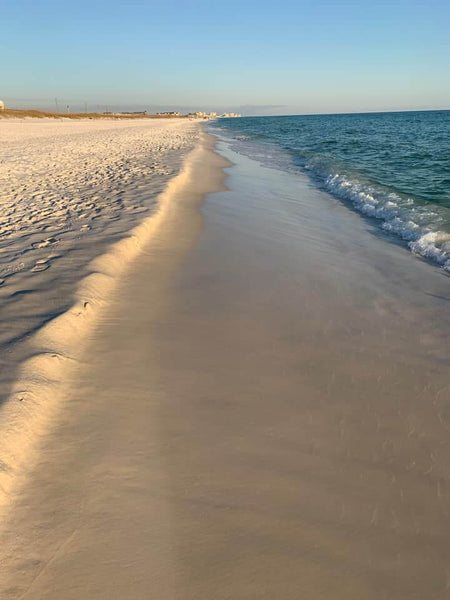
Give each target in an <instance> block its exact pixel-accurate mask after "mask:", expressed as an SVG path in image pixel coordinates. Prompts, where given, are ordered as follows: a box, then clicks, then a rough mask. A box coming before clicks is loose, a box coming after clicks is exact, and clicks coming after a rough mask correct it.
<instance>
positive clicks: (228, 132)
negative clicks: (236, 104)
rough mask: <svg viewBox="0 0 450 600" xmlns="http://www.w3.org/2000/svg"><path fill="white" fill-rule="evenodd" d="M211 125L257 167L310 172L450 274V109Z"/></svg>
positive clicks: (258, 119) (321, 184) (245, 120)
mask: <svg viewBox="0 0 450 600" xmlns="http://www.w3.org/2000/svg"><path fill="white" fill-rule="evenodd" d="M211 128H212V130H213V131H214V132H216V133H218V134H219V135H221V136H224V137H225V138H226V139H229V140H231V141H232V147H233V149H234V150H235V151H237V152H239V153H243V154H245V155H247V156H250V157H252V158H254V159H255V160H259V161H260V162H261V163H262V164H265V165H268V166H271V167H273V168H276V169H281V170H286V171H290V172H294V173H295V172H304V173H307V174H308V175H309V176H310V177H311V179H312V181H314V183H315V184H316V185H318V186H319V187H321V188H323V189H326V190H327V191H328V192H330V193H332V194H333V195H335V196H336V197H338V198H340V199H342V200H344V201H346V202H348V203H350V204H351V205H352V206H353V207H354V208H355V209H356V210H357V211H359V212H361V213H363V214H364V215H367V216H369V217H374V218H376V219H379V220H380V221H381V226H382V227H383V229H385V230H386V231H389V232H391V233H393V234H395V235H398V236H399V237H400V238H402V239H403V240H405V241H406V242H407V243H408V245H409V247H410V249H411V250H412V252H414V253H416V254H418V255H421V256H424V257H427V258H430V259H432V260H433V261H435V262H437V263H438V264H440V265H442V266H443V267H444V268H446V269H447V270H450V111H429V112H408V113H375V114H348V115H310V116H292V117H253V118H242V119H223V120H218V121H216V122H214V123H213V124H212V125H211Z"/></svg>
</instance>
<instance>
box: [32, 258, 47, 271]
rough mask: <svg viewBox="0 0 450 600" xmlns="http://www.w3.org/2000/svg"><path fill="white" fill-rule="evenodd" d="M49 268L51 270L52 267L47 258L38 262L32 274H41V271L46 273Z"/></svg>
mask: <svg viewBox="0 0 450 600" xmlns="http://www.w3.org/2000/svg"><path fill="white" fill-rule="evenodd" d="M48 268H50V265H49V264H48V258H45V259H42V260H38V261H36V264H35V265H34V267H33V268H32V269H31V272H32V273H40V272H41V271H46V270H47V269H48Z"/></svg>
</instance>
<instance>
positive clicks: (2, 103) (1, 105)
mask: <svg viewBox="0 0 450 600" xmlns="http://www.w3.org/2000/svg"><path fill="white" fill-rule="evenodd" d="M0 110H6V106H5V103H4V102H3V100H0Z"/></svg>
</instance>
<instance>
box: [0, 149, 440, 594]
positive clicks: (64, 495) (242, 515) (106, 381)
mask: <svg viewBox="0 0 450 600" xmlns="http://www.w3.org/2000/svg"><path fill="white" fill-rule="evenodd" d="M209 143H210V144H211V146H210V147H209V149H207V150H205V152H206V153H207V155H208V158H207V160H205V157H204V156H198V160H197V161H196V164H195V169H194V170H193V171H192V179H191V180H190V184H189V185H188V186H186V187H183V188H181V189H180V190H179V193H177V197H176V199H174V202H171V203H169V205H168V207H169V209H168V210H167V212H166V214H165V217H164V218H163V219H162V222H161V223H160V226H159V227H157V228H156V229H155V232H154V235H153V236H152V237H151V238H150V239H149V243H148V244H147V245H146V246H145V248H144V251H143V252H142V253H141V254H140V255H139V260H136V261H135V262H134V263H133V264H132V265H130V266H131V268H130V269H126V272H125V271H124V274H123V277H122V278H121V281H120V285H119V286H117V288H115V291H114V293H113V294H112V295H111V297H110V298H111V302H110V303H108V307H107V308H105V310H102V311H101V312H100V313H99V318H98V320H97V321H96V326H95V327H94V328H92V329H91V331H90V335H89V340H88V343H87V344H86V346H85V347H84V349H83V356H82V360H81V361H80V362H79V363H77V364H74V368H73V370H71V373H70V381H69V384H70V385H69V390H68V392H69V393H68V396H67V401H66V402H65V403H64V405H63V406H62V408H61V410H60V411H59V414H58V415H57V418H56V419H55V420H54V422H53V423H52V430H51V431H49V432H48V434H47V435H45V436H44V437H43V439H42V443H41V444H40V447H39V456H38V461H37V463H36V466H35V468H34V469H33V470H32V472H31V473H30V474H29V477H28V478H27V481H26V485H24V486H23V489H22V490H21V492H20V494H18V495H17V496H16V503H15V507H14V509H15V510H14V511H13V512H12V513H11V520H10V521H9V522H8V523H7V526H6V527H5V528H4V529H3V531H2V533H1V535H0V547H2V548H4V549H6V550H5V551H4V552H5V555H6V556H5V560H4V565H5V569H4V570H5V578H4V581H5V583H4V586H5V596H6V598H8V599H11V600H13V599H16V598H19V597H23V598H24V599H25V598H27V599H30V600H33V599H34V598H36V599H38V598H43V597H45V598H46V599H48V600H59V599H60V598H61V597H64V598H65V599H67V600H72V599H73V600H75V599H78V598H80V597H95V598H98V599H99V600H100V599H102V598H105V599H106V598H110V597H111V595H116V596H117V597H124V598H125V597H130V596H132V597H133V599H135V600H145V599H147V598H148V597H149V594H151V595H152V596H154V597H155V598H158V599H166V598H167V600H172V599H173V598H187V599H188V598H189V599H190V598H196V599H199V600H201V599H203V598H204V599H205V600H209V599H210V598H212V597H214V598H216V599H217V600H222V599H223V600H225V599H227V598H230V597H235V598H248V599H250V598H251V599H253V598H256V597H257V598H276V597H283V598H285V599H288V598H289V599H290V598H292V600H297V598H298V597H299V595H306V596H308V597H311V598H324V597H333V598H336V600H340V599H342V600H348V598H358V599H363V600H378V599H379V598H382V597H384V598H393V597H395V598H396V599H399V600H400V599H403V598H404V599H405V600H406V598H410V597H412V596H413V595H414V594H416V595H417V594H419V595H421V596H422V597H425V596H430V595H433V596H436V597H439V596H443V595H444V594H445V593H446V591H447V590H448V566H447V565H448V558H449V548H448V536H447V534H446V532H447V530H448V528H447V524H448V519H449V515H448V511H447V507H448V501H449V497H450V496H449V495H450V486H449V472H448V464H449V447H448V427H449V423H450V421H449V420H448V419H449V416H450V413H449V412H448V400H447V397H446V392H448V377H447V376H446V370H445V367H446V361H447V362H448V335H447V333H448V331H449V329H448V327H449V326H450V323H449V322H448V319H446V317H445V314H444V313H443V312H442V309H443V308H444V307H445V306H446V297H445V290H446V286H447V284H448V278H447V277H445V276H442V274H441V273H440V272H439V270H438V268H437V267H435V268H430V267H429V265H427V264H425V263H422V262H420V261H412V260H411V257H410V255H409V252H408V251H407V250H406V249H405V248H401V247H397V246H394V245H391V244H388V243H386V242H385V240H383V239H380V238H379V237H377V236H372V235H370V230H369V231H368V230H367V226H366V224H365V223H364V222H362V220H361V219H360V217H359V216H358V215H357V214H355V213H353V212H351V211H349V210H348V209H347V208H346V207H345V206H344V205H342V203H340V202H339V201H338V200H336V199H333V198H332V197H331V196H329V195H328V194H325V193H324V192H321V191H320V190H318V189H315V188H313V187H312V186H311V185H310V183H309V182H308V181H307V180H306V179H305V178H299V177H293V176H292V175H290V174H289V173H283V172H279V171H276V170H274V169H268V168H265V167H263V166H261V165H259V164H258V163H256V162H254V161H252V160H250V159H247V158H245V157H243V156H240V155H237V154H234V153H233V152H232V151H231V150H230V149H229V148H227V147H226V145H224V144H222V143H219V144H218V148H217V152H218V154H217V153H216V152H213V150H212V147H213V140H212V139H209ZM225 161H229V162H225ZM230 163H233V168H231V169H229V170H228V171H227V181H226V184H227V187H226V188H224V186H223V181H224V177H225V174H224V172H223V169H224V168H225V167H226V166H227V165H230ZM211 175H212V176H213V180H214V181H211V179H210V177H211ZM212 189H216V190H218V191H217V193H208V192H209V191H211V190H212ZM219 190H222V191H219ZM205 194H206V201H205V202H204V195H205ZM350 234H351V235H350ZM349 261H350V264H351V268H349ZM386 265H389V267H388V268H386ZM35 532H39V535H37V536H36V535H35Z"/></svg>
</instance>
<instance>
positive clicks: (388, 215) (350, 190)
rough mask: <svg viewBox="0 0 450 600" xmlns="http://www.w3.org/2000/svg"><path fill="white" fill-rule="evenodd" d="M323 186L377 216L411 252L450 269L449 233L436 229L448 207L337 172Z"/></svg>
mask: <svg viewBox="0 0 450 600" xmlns="http://www.w3.org/2000/svg"><path fill="white" fill-rule="evenodd" d="M325 187H326V189H327V190H328V191H330V192H331V193H333V194H334V195H336V196H338V197H339V198H342V199H344V200H347V201H350V202H351V203H352V204H353V206H354V207H355V208H356V209H357V210H358V211H359V212H361V213H363V214H364V215H367V216H369V217H374V218H376V219H381V220H382V221H383V225H382V227H383V229H384V230H385V231H389V232H391V233H395V234H396V235H398V236H400V237H401V238H402V239H404V240H406V241H407V242H408V246H409V248H410V249H411V251H412V252H414V253H415V254H418V255H420V256H423V257H425V258H428V259H432V260H434V261H436V262H437V263H438V264H439V265H441V266H442V267H444V269H446V270H448V271H450V234H449V233H447V232H445V231H441V230H440V226H441V225H442V223H443V222H444V221H445V220H446V215H445V214H443V213H444V211H446V212H448V209H445V208H444V207H439V206H436V205H435V206H433V207H431V206H430V205H419V204H417V203H416V202H414V201H413V200H412V199H410V198H401V197H400V196H398V195H397V194H395V193H388V192H386V191H384V190H381V189H379V190H378V189H375V188H374V187H373V186H371V185H368V184H365V183H360V182H357V181H352V180H350V179H348V178H347V177H346V176H343V175H340V174H334V175H330V176H329V177H327V178H326V181H325Z"/></svg>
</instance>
